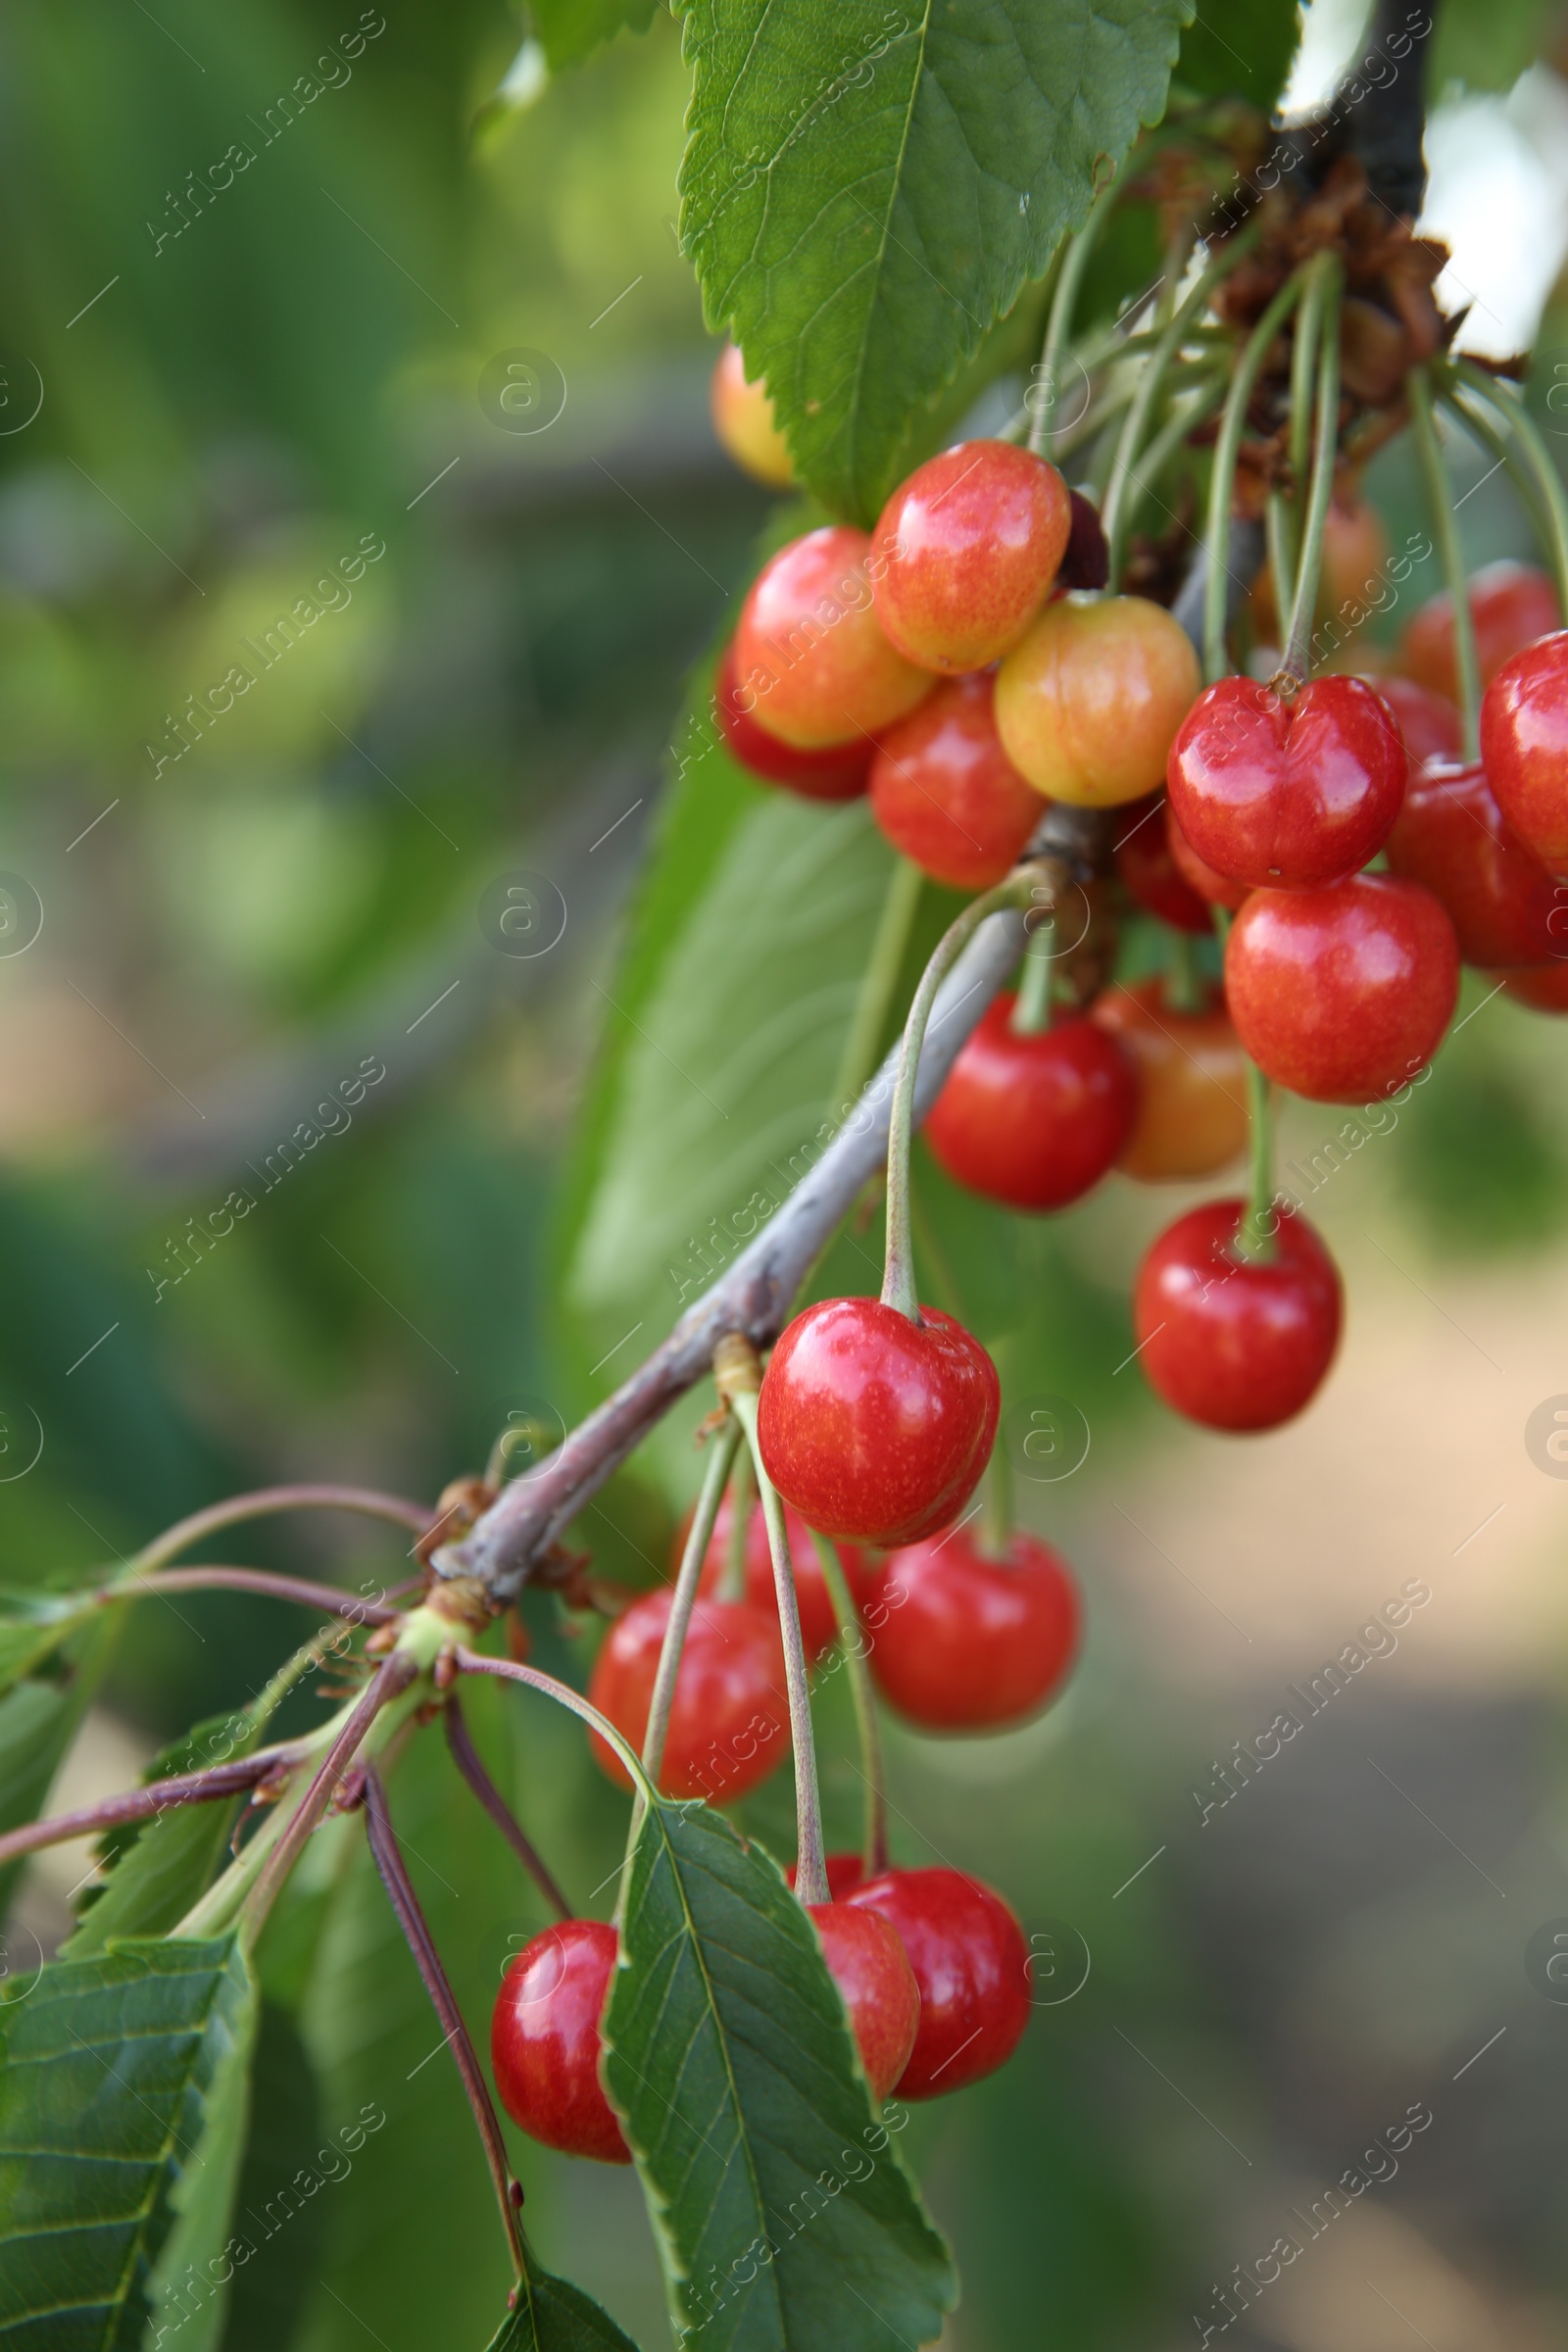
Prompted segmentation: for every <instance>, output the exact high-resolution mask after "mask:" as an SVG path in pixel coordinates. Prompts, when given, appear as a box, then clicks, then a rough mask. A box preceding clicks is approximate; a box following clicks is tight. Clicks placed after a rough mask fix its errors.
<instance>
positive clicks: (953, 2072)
mask: <svg viewBox="0 0 1568 2352" xmlns="http://www.w3.org/2000/svg"><path fill="white" fill-rule="evenodd" d="M828 1883H829V1887H830V1890H831V1894H832V1900H831V1901H829V1902H826V1903H812V1904H809V1905H808V1906H807V1909H808V1912H809V1917H810V1919H811V1921H812V1924H813V1926H814V1927H815V1930H816V1934H817V1936H818V1939H819V1941H820V1943H821V1946H822V1956H823V1958H824V1960H825V1961H826V1963H827V1968H828V1973H829V1975H830V1976H831V1977H832V1978H833V1981H834V1983H835V1984H836V1985H837V1986H838V1988H839V1992H840V1994H841V1996H842V1998H843V2001H844V2007H845V2012H846V2015H847V2017H848V2020H849V2024H850V2029H851V2031H852V2033H853V2034H854V2036H855V2041H856V2046H857V2048H858V2051H859V2056H860V2063H861V2065H862V2067H863V2068H864V2070H865V2076H866V2080H867V2082H869V2084H870V2086H871V2092H872V2096H873V2097H874V2098H876V2099H878V2100H881V2099H884V2098H886V2097H887V2096H888V2094H889V2093H890V2092H894V2091H896V2092H897V2094H898V2096H899V2097H900V2098H902V2099H930V2098H938V2097H941V2096H943V2095H944V2094H945V2093H946V2092H948V2091H951V2090H960V2089H962V2088H963V2087H964V2086H965V2085H966V2084H967V2083H970V2082H978V2081H979V2080H980V2079H981V2078H982V2077H983V2076H985V2075H989V2074H992V2073H994V2072H995V2070H996V2069H997V2068H998V2067H999V2066H1002V2065H1003V2064H1004V2063H1005V2061H1006V2059H1007V2058H1009V2057H1010V2056H1011V2054H1012V2052H1013V2050H1014V2049H1015V2048H1016V2046H1017V2043H1018V2040H1019V2037H1020V2035H1021V2034H1022V2033H1023V2030H1024V2027H1025V2026H1026V2025H1027V2024H1028V2022H1029V2006H1030V1976H1029V1952H1028V1947H1027V1946H1026V1944H1025V1942H1024V1937H1023V1931H1022V1929H1021V1928H1020V1927H1019V1925H1018V1921H1017V1919H1016V1917H1015V1915H1014V1914H1013V1912H1012V1911H1011V1910H1010V1909H1009V1907H1008V1905H1007V1904H1006V1903H1005V1902H1004V1900H1003V1898H1002V1897H1001V1895H999V1894H997V1893H996V1892H995V1891H994V1890H993V1889H992V1888H991V1887H986V1886H984V1885H983V1884H982V1883H981V1882H980V1881H979V1880H978V1879H971V1878H966V1877H965V1876H964V1875H963V1874H962V1873H961V1872H959V1871H956V1870H887V1871H883V1872H881V1873H879V1874H878V1875H877V1876H876V1877H874V1878H869V1879H867V1878H864V1877H862V1875H861V1867H860V1862H859V1858H858V1856H857V1855H852V1854H834V1855H831V1856H830V1857H829V1859H828ZM616 1949H617V1945H616V1936H615V1931H614V1929H613V1927H610V1926H608V1925H607V1924H606V1923H605V1922H604V1921H602V1920H593V1919H573V1920H566V1921H564V1922H563V1923H562V1924H561V1925H559V1926H557V1927H552V1928H546V1929H545V1930H544V1931H543V1932H542V1934H540V1935H538V1936H535V1937H534V1938H533V1940H532V1941H531V1942H530V1943H529V1944H528V1945H526V1946H525V1948H524V1949H523V1950H522V1951H521V1952H519V1953H518V1954H517V1956H516V1958H515V1960H513V1961H512V1962H510V1963H509V1965H508V1968H507V1972H506V1975H505V1977H504V1979H503V1981H502V1986H501V1991H500V1993H499V1995H498V1997H497V2000H496V2005H495V2011H494V2014H493V2017H492V2020H491V2029H490V2054H491V2062H492V2065H493V2067H494V2071H495V2078H496V2087H497V2089H498V2090H499V2091H500V2094H501V2102H502V2105H503V2106H504V2107H505V2108H506V2110H507V2113H508V2114H509V2115H510V2116H511V2117H512V2119H513V2121H514V2122H515V2123H516V2124H519V2125H520V2126H521V2127H522V2129H523V2130H524V2131H527V2132H528V2133H529V2134H530V2135H531V2136H532V2137H533V2138H535V2139H538V2140H542V2141H543V2142H544V2143H545V2145H546V2146H547V2147H552V2148H561V2149H563V2150H564V2152H565V2153H566V2154H567V2155H571V2156H593V2157H597V2158H598V2159H599V2160H600V2161H601V2162H602V2163H605V2164H627V2163H629V2162H630V2161H631V2151H630V2149H629V2148H628V2147H627V2145H626V2141H625V2138H624V2135H623V2133H622V2131H621V2128H620V2123H619V2120H618V2118H617V2117H616V2115H615V2113H614V2110H613V2108H612V2106H611V2104H610V2101H609V2099H608V2098H607V2096H606V2094H605V2088H604V2083H603V2081H602V2078H601V2071H600V2057H601V2052H602V2049H603V2042H602V2038H601V2033H600V2026H601V2020H602V2019H603V2016H604V2010H605V2003H606V2000H607V1998H608V1996H609V1990H610V1981H611V1976H612V1972H613V1969H614V1966H615V1959H616Z"/></svg>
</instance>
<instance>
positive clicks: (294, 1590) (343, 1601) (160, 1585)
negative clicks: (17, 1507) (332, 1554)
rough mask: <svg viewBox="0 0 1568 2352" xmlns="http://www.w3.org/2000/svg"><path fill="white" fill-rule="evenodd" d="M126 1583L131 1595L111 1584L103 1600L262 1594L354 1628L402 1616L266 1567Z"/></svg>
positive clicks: (158, 1573)
mask: <svg viewBox="0 0 1568 2352" xmlns="http://www.w3.org/2000/svg"><path fill="white" fill-rule="evenodd" d="M130 1583H131V1585H132V1586H133V1588H134V1592H133V1593H130V1594H129V1595H127V1593H126V1589H125V1586H124V1585H111V1586H109V1587H107V1588H106V1590H105V1593H104V1598H105V1599H106V1600H124V1599H125V1598H127V1597H134V1593H206V1592H213V1591H222V1592H230V1593H266V1594H267V1596H268V1598H269V1599H270V1600H292V1601H297V1602H298V1603H299V1605H300V1607H302V1608H306V1609H323V1610H324V1611H325V1612H326V1614H327V1616H329V1617H348V1618H351V1619H352V1620H353V1622H354V1623H355V1624H356V1625H392V1624H394V1623H395V1622H396V1621H397V1619H398V1618H399V1617H400V1616H401V1615H402V1614H403V1612H402V1610H401V1609H389V1608H387V1607H385V1606H384V1605H383V1603H382V1602H380V1601H378V1600H362V1599H361V1597H360V1595H359V1594H358V1593H336V1592H334V1591H333V1589H332V1587H331V1586H330V1585H315V1584H312V1583H310V1582H309V1580H308V1579H307V1578H305V1577H303V1576H274V1575H273V1574H272V1573H271V1571H270V1569H267V1568H226V1567H218V1566H209V1565H208V1564H207V1563H206V1562H205V1561H204V1562H203V1563H202V1564H201V1566H199V1567H195V1568H155V1569H154V1570H153V1572H152V1574H151V1575H150V1576H141V1575H137V1576H135V1577H133V1578H131V1579H130Z"/></svg>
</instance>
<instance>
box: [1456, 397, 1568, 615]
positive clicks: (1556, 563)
mask: <svg viewBox="0 0 1568 2352" xmlns="http://www.w3.org/2000/svg"><path fill="white" fill-rule="evenodd" d="M1454 368H1455V372H1456V373H1457V374H1458V375H1459V376H1460V377H1461V378H1462V380H1463V381H1464V382H1465V383H1466V384H1468V385H1469V386H1470V387H1471V389H1472V390H1473V391H1475V392H1479V393H1480V394H1481V396H1482V398H1483V399H1485V400H1488V401H1490V402H1491V404H1492V406H1493V407H1494V408H1495V410H1496V411H1497V414H1498V415H1499V416H1500V417H1502V418H1503V419H1504V420H1505V422H1506V424H1507V426H1508V429H1509V431H1510V432H1511V433H1512V434H1513V435H1514V437H1515V439H1516V440H1517V441H1518V443H1519V446H1520V448H1521V449H1522V450H1523V451H1524V454H1525V457H1526V460H1527V461H1528V463H1529V466H1530V470H1531V472H1532V473H1533V474H1534V475H1535V477H1536V488H1537V490H1538V491H1539V493H1540V496H1541V501H1542V506H1543V509H1544V515H1545V519H1546V525H1547V544H1548V546H1549V548H1550V551H1551V561H1552V568H1553V570H1554V571H1555V573H1556V575H1557V603H1558V605H1559V607H1560V609H1561V611H1562V614H1563V617H1564V619H1565V620H1568V491H1565V490H1564V488H1563V480H1562V476H1561V474H1560V473H1559V472H1558V471H1557V468H1556V466H1555V465H1554V464H1553V463H1552V457H1551V452H1550V450H1549V449H1547V447H1546V444H1545V442H1544V440H1543V439H1542V437H1541V432H1540V428H1539V427H1538V425H1537V423H1536V420H1535V418H1534V417H1532V416H1531V414H1530V411H1529V410H1528V409H1527V408H1526V406H1525V404H1524V401H1523V400H1522V399H1521V397H1520V396H1519V394H1518V393H1517V392H1515V391H1513V390H1511V389H1508V388H1505V387H1504V386H1503V385H1502V384H1501V383H1499V382H1498V380H1497V379H1496V377H1495V376H1492V375H1489V374H1488V373H1487V371H1486V369H1485V368H1478V367H1477V366H1476V365H1475V363H1474V361H1472V360H1457V361H1455V363H1454Z"/></svg>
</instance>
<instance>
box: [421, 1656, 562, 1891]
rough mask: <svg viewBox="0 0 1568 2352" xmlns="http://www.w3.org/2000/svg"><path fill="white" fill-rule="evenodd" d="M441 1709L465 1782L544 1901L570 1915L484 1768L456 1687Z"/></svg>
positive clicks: (454, 1760)
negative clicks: (459, 1701)
mask: <svg viewBox="0 0 1568 2352" xmlns="http://www.w3.org/2000/svg"><path fill="white" fill-rule="evenodd" d="M443 1712H444V1715H445V1720H446V1727H447V1745H448V1746H449V1747H450V1748H451V1750H452V1761H453V1762H454V1764H456V1766H457V1768H458V1770H459V1771H460V1772H461V1773H462V1775H463V1777H464V1779H465V1780H466V1782H467V1784H468V1787H469V1788H470V1789H472V1790H473V1793H474V1795H475V1796H476V1797H477V1798H478V1799H479V1802H480V1804H481V1805H483V1807H484V1809H485V1811H486V1812H487V1813H488V1814H489V1816H490V1818H491V1820H492V1821H493V1822H494V1823H495V1825H496V1828H497V1829H498V1830H499V1831H500V1832H501V1835H502V1837H503V1838H505V1839H506V1841H507V1843H508V1844H509V1845H510V1846H511V1848H512V1850H513V1852H514V1853H515V1855H516V1857H517V1859H518V1861H519V1862H520V1863H521V1864H522V1867H523V1869H524V1870H525V1871H526V1872H527V1873H528V1876H529V1877H530V1878H531V1879H532V1881H533V1883H534V1885H535V1886H536V1887H538V1889H539V1891H540V1893H541V1894H542V1895H543V1896H544V1898H545V1900H546V1902H547V1903H549V1904H550V1905H551V1907H552V1908H553V1909H554V1910H555V1911H557V1912H558V1913H559V1914H560V1916H561V1917H562V1918H563V1919H570V1917H571V1905H570V1904H569V1903H568V1902H567V1900H566V1898H565V1896H564V1894H563V1893H562V1891H561V1888H560V1887H558V1886H557V1884H556V1881H555V1879H554V1878H553V1877H552V1875H551V1872H550V1869H549V1867H548V1865H547V1864H546V1862H545V1860H544V1857H543V1855H542V1854H540V1852H539V1851H538V1849H537V1847H536V1846H535V1845H534V1842H533V1839H532V1838H530V1837H529V1836H528V1833H527V1831H526V1830H525V1829H524V1828H523V1826H522V1824H521V1822H520V1821H518V1819H517V1818H516V1816H515V1813H514V1812H513V1810H512V1807H511V1806H510V1805H509V1804H508V1802H507V1800H506V1798H505V1797H504V1796H503V1795H502V1793H501V1791H500V1789H498V1788H497V1787H496V1785H495V1783H494V1781H493V1780H492V1779H491V1778H490V1775H489V1774H488V1773H487V1772H486V1770H485V1768H484V1764H483V1762H482V1760H481V1758H480V1755H479V1751H478V1749H477V1748H476V1747H475V1746H474V1744H473V1740H472V1738H471V1736H470V1734H469V1731H468V1726H467V1724H466V1721H465V1719H464V1713H463V1709H462V1707H461V1706H460V1705H459V1703H458V1694H457V1692H456V1691H453V1692H452V1694H451V1696H450V1697H449V1698H448V1700H447V1703H446V1707H445V1709H444V1710H443Z"/></svg>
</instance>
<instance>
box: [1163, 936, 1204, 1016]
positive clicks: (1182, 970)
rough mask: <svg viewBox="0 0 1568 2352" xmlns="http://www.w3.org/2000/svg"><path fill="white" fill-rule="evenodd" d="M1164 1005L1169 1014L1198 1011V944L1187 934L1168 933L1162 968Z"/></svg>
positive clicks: (1200, 1000) (1200, 998)
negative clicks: (1167, 958) (1169, 1010)
mask: <svg viewBox="0 0 1568 2352" xmlns="http://www.w3.org/2000/svg"><path fill="white" fill-rule="evenodd" d="M1165 1002H1166V1004H1167V1005H1169V1007H1170V1009H1171V1011H1172V1012H1201V1010H1202V1008H1203V980H1202V974H1201V972H1200V971H1199V968H1198V943H1197V941H1196V940H1195V939H1194V937H1193V935H1192V933H1191V932H1190V931H1177V930H1175V929H1173V930H1172V932H1171V935H1170V945H1169V960H1168V962H1167V963H1166V966H1165Z"/></svg>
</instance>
